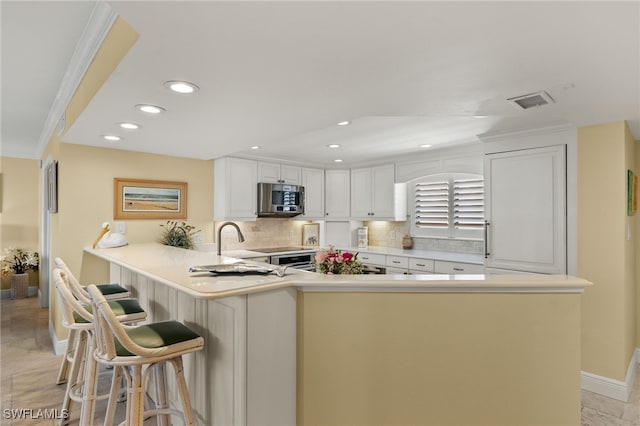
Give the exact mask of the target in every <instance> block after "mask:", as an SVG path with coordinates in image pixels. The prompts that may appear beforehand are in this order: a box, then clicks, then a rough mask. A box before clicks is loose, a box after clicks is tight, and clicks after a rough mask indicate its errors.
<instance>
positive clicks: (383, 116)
mask: <svg viewBox="0 0 640 426" xmlns="http://www.w3.org/2000/svg"><path fill="white" fill-rule="evenodd" d="M2 3H3V7H2V23H3V24H4V23H5V21H14V20H17V18H14V17H10V18H7V17H6V15H7V13H8V12H10V9H9V8H7V7H5V5H4V3H6V2H5V1H3V2H2ZM47 4H50V5H52V7H53V5H56V6H58V7H59V8H60V9H61V10H70V9H72V8H77V3H72V2H68V3H67V2H65V3H61V2H53V3H51V2H47ZM109 4H110V5H111V6H112V7H113V8H114V9H115V11H116V12H117V13H118V14H120V15H121V16H122V17H123V18H124V19H125V20H126V21H128V22H129V23H130V24H131V25H132V26H133V27H134V28H135V29H136V30H137V31H138V32H139V33H140V38H139V40H138V42H137V43H136V44H135V46H134V47H133V48H132V50H131V51H130V52H129V54H128V55H127V56H126V57H125V59H124V60H123V61H122V63H121V64H120V65H119V67H118V68H117V70H116V72H115V73H114V74H113V75H112V76H111V78H110V79H109V80H108V81H107V82H106V84H105V85H104V86H103V88H102V89H101V90H100V91H99V92H98V94H97V95H96V97H95V98H94V99H93V100H92V102H91V103H90V104H89V106H88V107H87V108H86V110H85V111H84V112H83V114H82V115H81V116H80V118H79V119H78V120H77V121H76V123H75V124H74V126H73V127H72V128H71V129H69V130H68V132H67V133H66V134H65V135H64V137H63V140H64V141H66V142H69V143H79V144H86V145H94V146H105V147H112V148H117V149H125V150H133V151H143V152H152V153H158V154H167V155H176V156H183V157H192V158H202V159H210V158H216V157H220V156H223V155H229V154H236V155H256V154H258V155H260V156H263V157H267V158H276V159H281V160H291V161H301V162H305V163H311V164H317V165H321V166H325V167H331V166H334V165H335V164H334V163H333V159H335V158H338V157H339V158H342V159H343V160H344V162H343V163H342V164H341V166H342V167H349V166H352V165H357V164H364V163H367V162H384V161H385V160H387V159H388V158H390V157H395V156H399V155H412V154H415V153H418V152H424V149H422V150H421V149H420V148H419V147H418V145H420V144H431V145H433V147H434V148H438V147H443V146H446V145H451V144H460V143H470V142H474V141H478V136H481V135H489V134H498V133H505V132H513V131H522V130H528V129H536V128H541V127H548V126H556V125H572V126H584V125H590V124H599V123H605V122H609V121H617V120H627V121H629V124H630V127H631V130H632V132H633V134H634V136H635V138H636V139H640V7H639V6H640V3H638V2H526V3H525V2H426V1H425V2H393V1H387V2H364V1H354V2H322V1H321V2H311V1H299V2H271V1H259V2H178V1H175V2H160V1H158V2H156V1H143V2H126V1H116V2H110V3H109ZM26 19H27V17H20V20H26ZM62 19H63V18H60V20H62ZM76 19H78V20H80V21H82V19H85V21H86V18H83V17H82V16H79V17H77V18H76ZM74 22H75V21H74ZM76 24H77V22H76ZM58 27H64V25H58ZM80 27H82V26H80ZM50 31H53V30H50ZM2 35H3V45H2V47H3V52H2V61H3V80H2V85H3V91H2V98H3V105H2V106H3V144H4V143H5V142H4V135H5V133H4V121H5V117H4V107H5V90H4V88H5V85H13V80H14V79H15V80H16V81H21V80H24V78H23V76H22V75H21V74H19V73H14V75H12V76H10V77H11V81H7V82H6V81H5V78H4V70H5V66H4V64H5V61H6V59H5V53H4V47H5V42H4V39H5V37H4V36H5V34H4V28H3V34H2ZM45 38H46V37H45ZM16 40H18V42H17V43H18V44H20V43H22V41H21V40H20V39H16ZM69 44H72V42H69ZM24 47H25V48H27V46H24ZM43 48H44V46H43ZM31 49H34V48H33V46H31ZM47 49H48V50H52V49H53V48H52V47H50V46H49V47H47ZM67 49H69V46H67ZM32 51H33V52H38V51H39V50H38V49H37V48H36V49H34V50H32ZM45 64H46V63H45ZM39 69H43V67H40V68H39ZM175 79H184V80H187V81H191V82H193V83H196V84H197V85H198V86H200V88H201V90H200V91H198V92H197V93H195V94H194V95H190V96H187V95H176V94H173V93H171V92H169V91H168V90H167V89H165V88H164V87H163V85H162V83H163V82H164V81H166V80H175ZM36 80H37V78H36ZM54 84H55V82H54ZM57 84H58V85H59V82H58V83H57ZM540 90H545V91H546V92H548V93H549V94H550V95H551V96H552V97H553V99H554V100H555V101H556V103H555V104H552V105H548V106H544V107H540V108H537V109H533V110H527V111H520V110H518V109H516V108H515V107H514V106H512V105H511V104H510V103H509V102H507V100H506V99H507V98H510V97H514V96H518V95H524V94H527V93H531V92H536V91H540ZM139 103H154V104H157V105H161V106H163V107H165V108H166V110H167V111H166V113H164V114H162V115H161V116H157V117H149V116H144V115H143V114H141V113H139V112H138V111H136V110H135V109H134V108H133V106H134V105H136V104H139ZM42 107H43V108H45V109H46V107H48V105H44V106H42ZM10 109H11V106H10ZM478 117H479V118H478ZM128 120H131V121H135V122H138V123H140V124H141V125H142V128H141V129H140V130H137V131H135V132H126V133H125V132H123V131H121V130H120V131H118V129H117V126H116V123H117V122H121V121H128ZM342 120H350V121H351V125H349V126H336V123H337V122H339V121H342ZM31 122H32V123H33V122H38V121H37V119H36V118H35V117H34V120H33V121H31ZM114 132H118V133H120V134H121V135H122V136H123V137H124V139H123V140H122V141H120V142H116V143H113V142H106V141H104V140H103V139H102V138H101V135H104V134H107V133H114ZM330 143H339V144H341V148H339V149H334V150H332V149H328V148H327V147H326V145H327V144H330ZM253 145H260V146H261V147H263V148H262V149H261V150H259V151H251V150H250V149H249V148H250V147H251V146H253ZM3 155H4V154H3Z"/></svg>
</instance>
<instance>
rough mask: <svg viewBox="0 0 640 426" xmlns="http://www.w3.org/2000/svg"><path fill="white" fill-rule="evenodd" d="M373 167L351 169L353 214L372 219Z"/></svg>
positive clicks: (355, 216) (356, 216)
mask: <svg viewBox="0 0 640 426" xmlns="http://www.w3.org/2000/svg"><path fill="white" fill-rule="evenodd" d="M371 191H372V180H371V169H370V168H366V169H352V170H351V216H353V217H354V218H360V219H371V216H372V209H371Z"/></svg>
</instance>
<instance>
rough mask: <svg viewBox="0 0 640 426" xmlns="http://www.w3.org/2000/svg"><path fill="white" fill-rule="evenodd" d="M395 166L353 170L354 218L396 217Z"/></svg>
mask: <svg viewBox="0 0 640 426" xmlns="http://www.w3.org/2000/svg"><path fill="white" fill-rule="evenodd" d="M394 184H395V166H394V165H393V164H390V165H386V166H378V167H368V168H364V169H353V170H351V216H352V217H353V218H354V219H365V220H366V219H369V220H393V219H394V190H395V188H394Z"/></svg>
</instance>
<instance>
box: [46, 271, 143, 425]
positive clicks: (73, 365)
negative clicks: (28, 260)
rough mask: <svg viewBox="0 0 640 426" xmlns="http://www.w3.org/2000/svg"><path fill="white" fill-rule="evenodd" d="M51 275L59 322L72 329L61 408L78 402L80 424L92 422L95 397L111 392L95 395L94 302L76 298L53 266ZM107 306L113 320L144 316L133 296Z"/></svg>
mask: <svg viewBox="0 0 640 426" xmlns="http://www.w3.org/2000/svg"><path fill="white" fill-rule="evenodd" d="M53 278H54V281H55V283H56V289H57V291H58V295H59V296H60V301H61V305H62V318H63V320H62V323H63V325H64V326H65V327H66V328H68V329H69V331H70V333H72V332H73V333H75V338H74V340H73V342H70V343H71V344H72V347H71V348H68V349H67V353H71V356H70V357H69V365H70V371H69V374H68V379H67V388H66V390H65V396H64V399H63V402H62V410H66V412H67V413H70V410H71V401H77V402H80V403H81V410H80V424H81V425H91V424H93V417H94V410H95V402H96V400H99V399H104V398H106V397H108V396H110V395H111V393H109V394H107V395H102V396H99V395H97V383H98V380H97V373H98V369H97V363H96V361H95V359H94V357H93V351H94V350H95V339H94V331H95V324H94V318H95V316H94V315H93V305H89V306H83V305H82V304H81V303H80V302H79V301H78V299H77V298H76V296H75V295H74V294H73V293H72V291H71V289H70V286H69V284H68V278H67V276H66V274H65V273H64V271H62V270H61V269H54V271H53ZM106 306H107V308H108V309H109V310H110V311H111V313H112V314H113V315H114V317H115V318H116V321H122V322H137V321H142V320H144V319H145V318H146V316H147V314H146V312H145V311H144V310H143V309H142V308H141V307H140V304H139V303H138V301H137V300H135V299H121V300H111V301H108V302H107V304H106ZM68 345H69V344H68ZM65 357H66V355H65ZM115 376H116V375H115V374H114V380H116V377H115ZM113 387H116V389H117V387H118V384H114V383H112V388H113ZM112 414H113V413H112ZM109 421H110V422H111V423H113V418H111V419H108V418H107V419H105V424H109Z"/></svg>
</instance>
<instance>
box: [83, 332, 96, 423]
mask: <svg viewBox="0 0 640 426" xmlns="http://www.w3.org/2000/svg"><path fill="white" fill-rule="evenodd" d="M87 334H88V335H89V336H88V337H87V354H86V357H85V359H86V364H85V371H84V386H83V387H84V389H83V392H82V409H81V410H80V424H81V425H90V424H93V414H94V411H95V406H96V396H97V393H98V362H97V361H96V360H95V358H94V357H93V352H94V351H95V348H96V347H95V339H94V337H93V335H92V334H91V332H87Z"/></svg>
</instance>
